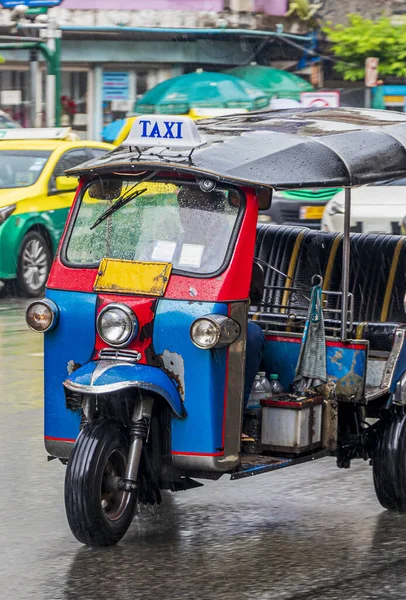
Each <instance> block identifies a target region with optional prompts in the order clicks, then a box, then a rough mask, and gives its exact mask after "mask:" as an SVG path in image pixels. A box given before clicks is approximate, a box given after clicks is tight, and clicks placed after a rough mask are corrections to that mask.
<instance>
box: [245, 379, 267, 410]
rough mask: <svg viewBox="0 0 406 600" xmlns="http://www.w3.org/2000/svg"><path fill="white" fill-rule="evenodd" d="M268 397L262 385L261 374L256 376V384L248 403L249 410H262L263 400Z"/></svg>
mask: <svg viewBox="0 0 406 600" xmlns="http://www.w3.org/2000/svg"><path fill="white" fill-rule="evenodd" d="M265 397H266V392H265V390H264V387H263V385H262V383H261V376H260V374H259V373H257V374H256V375H255V379H254V384H253V386H252V389H251V393H250V397H249V399H248V403H247V410H252V409H254V408H261V400H262V399H263V398H265Z"/></svg>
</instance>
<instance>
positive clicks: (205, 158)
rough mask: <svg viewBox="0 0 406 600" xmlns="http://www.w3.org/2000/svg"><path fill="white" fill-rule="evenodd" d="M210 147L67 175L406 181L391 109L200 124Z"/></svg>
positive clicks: (399, 118)
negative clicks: (146, 172)
mask: <svg viewBox="0 0 406 600" xmlns="http://www.w3.org/2000/svg"><path fill="white" fill-rule="evenodd" d="M196 124H197V127H198V129H199V132H200V134H201V136H202V137H203V138H204V140H205V141H206V144H205V145H204V146H201V147H200V148H196V149H195V150H194V152H193V153H192V155H191V156H190V153H189V152H184V151H182V152H179V151H173V150H172V151H170V150H165V149H164V152H162V148H148V149H145V150H144V149H143V151H142V154H141V155H139V154H138V152H137V151H134V149H133V151H131V152H130V151H129V149H128V148H124V147H123V146H121V147H120V148H118V149H117V150H114V151H113V152H111V153H109V154H108V155H106V156H105V157H103V158H101V159H98V160H92V161H89V162H87V163H85V164H83V165H80V166H79V167H76V168H74V169H70V170H69V171H67V173H69V174H74V175H81V174H94V175H96V174H100V175H101V174H105V173H111V172H112V171H113V172H117V173H119V172H126V173H128V172H132V171H134V172H135V171H139V170H140V167H141V168H142V169H144V168H157V167H159V169H160V170H162V171H163V170H173V169H176V170H177V171H178V172H182V173H185V172H188V173H192V174H196V175H200V176H208V177H210V178H214V179H218V180H221V181H224V182H229V183H240V184H248V185H250V184H253V185H256V186H258V185H259V186H271V187H274V188H279V189H283V188H300V187H341V186H354V185H362V184H366V183H372V182H375V181H382V180H385V179H397V178H400V177H404V176H406V115H404V114H402V113H398V112H392V111H384V110H364V109H355V108H345V109H344V108H342V109H338V108H337V109H331V108H323V109H299V110H297V109H294V110H284V111H261V112H256V113H248V114H242V115H231V116H230V115H228V116H225V117H218V118H216V119H205V120H201V121H197V123H196Z"/></svg>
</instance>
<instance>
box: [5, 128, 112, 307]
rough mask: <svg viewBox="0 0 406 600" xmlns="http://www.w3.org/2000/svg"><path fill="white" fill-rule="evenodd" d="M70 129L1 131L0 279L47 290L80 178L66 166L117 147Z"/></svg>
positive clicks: (34, 292)
mask: <svg viewBox="0 0 406 600" xmlns="http://www.w3.org/2000/svg"><path fill="white" fill-rule="evenodd" d="M75 138H76V136H74V135H73V134H72V132H71V130H70V128H47V129H14V130H5V129H3V130H2V129H0V281H2V282H4V283H6V285H8V286H10V285H11V286H12V287H17V288H18V291H19V292H20V293H22V294H23V295H25V296H39V295H41V294H42V293H43V291H44V288H45V283H46V280H47V277H48V273H49V270H50V267H51V263H52V257H53V255H54V253H55V251H56V249H57V246H58V243H59V239H60V237H61V235H62V231H63V228H64V225H65V221H66V217H67V214H68V211H69V208H70V206H71V204H72V202H73V198H74V195H75V191H76V187H77V180H76V179H74V178H69V177H65V175H64V173H65V170H66V169H69V168H72V167H74V166H76V165H78V164H80V163H83V162H86V161H88V160H90V159H92V158H97V157H99V156H102V155H103V154H105V153H106V152H108V151H110V150H111V149H113V148H114V146H112V145H110V144H105V143H102V142H92V141H83V140H79V139H75Z"/></svg>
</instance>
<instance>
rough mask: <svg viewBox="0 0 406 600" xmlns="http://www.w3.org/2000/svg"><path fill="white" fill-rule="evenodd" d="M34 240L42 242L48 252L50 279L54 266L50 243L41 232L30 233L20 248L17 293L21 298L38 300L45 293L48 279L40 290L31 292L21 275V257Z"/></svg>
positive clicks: (24, 238)
mask: <svg viewBox="0 0 406 600" xmlns="http://www.w3.org/2000/svg"><path fill="white" fill-rule="evenodd" d="M32 239H36V240H39V241H40V242H41V244H43V246H44V249H45V251H46V255H47V259H48V273H47V279H48V275H49V271H50V270H51V265H52V255H51V250H50V248H49V246H48V242H47V241H46V239H45V238H44V236H43V235H42V234H41V233H39V231H29V232H28V233H27V234H26V235H25V236H24V237H23V240H22V242H21V246H20V250H19V253H18V264H17V280H16V291H17V292H18V295H20V296H24V297H26V298H38V297H40V296H43V295H44V293H45V284H46V281H47V279H46V280H45V282H44V285H43V286H41V287H40V288H39V289H38V290H30V289H29V288H28V287H27V286H26V284H25V282H24V279H23V277H22V275H21V268H22V267H21V257H22V254H23V251H24V246H25V244H26V243H27V242H29V241H30V240H32Z"/></svg>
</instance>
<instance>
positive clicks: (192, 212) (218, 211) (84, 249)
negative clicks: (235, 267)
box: [65, 178, 243, 274]
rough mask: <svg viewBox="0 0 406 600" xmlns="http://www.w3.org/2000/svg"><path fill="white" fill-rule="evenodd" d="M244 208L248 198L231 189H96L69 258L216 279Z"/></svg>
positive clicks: (85, 199) (107, 185)
mask: <svg viewBox="0 0 406 600" xmlns="http://www.w3.org/2000/svg"><path fill="white" fill-rule="evenodd" d="M242 205H243V197H242V196H241V195H240V194H239V193H237V192H236V191H235V190H229V189H216V190H214V191H212V192H202V191H201V190H200V188H199V187H197V186H191V185H187V186H186V185H176V184H173V183H163V182H153V183H151V182H150V181H145V178H144V181H142V179H141V180H140V182H139V183H137V182H134V181H118V180H111V181H101V182H97V183H93V184H91V185H90V186H88V187H87V189H86V190H85V191H84V194H83V196H82V199H81V202H80V206H79V210H78V211H77V214H76V218H75V221H74V224H73V227H72V230H71V232H70V236H69V238H68V241H67V244H66V253H65V258H66V260H67V262H68V263H71V264H74V265H81V266H84V265H86V266H89V267H90V266H95V265H98V263H99V262H100V260H101V259H102V258H116V259H123V260H133V261H149V262H151V261H152V262H168V263H172V265H173V268H174V269H177V270H179V271H186V272H191V273H199V274H211V273H215V272H216V271H218V270H219V269H220V268H221V266H222V265H223V263H224V261H225V258H226V254H227V250H228V249H229V247H230V246H231V240H232V235H233V231H234V230H235V229H236V222H237V217H238V215H239V213H240V210H241V212H242ZM112 207H114V208H115V210H112V211H110V210H109V212H108V213H106V211H107V210H108V209H111V208H112ZM104 213H105V214H104ZM106 214H107V215H108V216H107V217H106ZM102 216H103V219H101V217H102Z"/></svg>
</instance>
